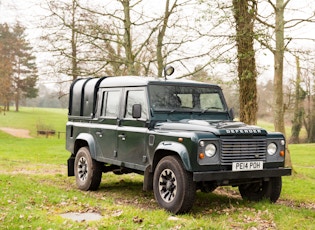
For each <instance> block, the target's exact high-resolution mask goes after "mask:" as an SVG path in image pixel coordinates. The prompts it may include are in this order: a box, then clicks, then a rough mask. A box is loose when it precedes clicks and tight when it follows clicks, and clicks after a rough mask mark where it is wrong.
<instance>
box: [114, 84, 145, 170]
mask: <svg viewBox="0 0 315 230" xmlns="http://www.w3.org/2000/svg"><path fill="white" fill-rule="evenodd" d="M124 94H125V98H126V100H125V106H124V107H123V108H124V112H123V116H122V119H121V121H120V124H119V126H118V132H117V134H118V159H119V160H120V161H122V162H123V164H124V165H125V166H127V167H130V168H134V169H138V170H144V165H145V164H146V162H147V158H146V152H145V146H146V142H147V140H146V136H147V135H146V133H147V131H148V128H147V125H146V123H147V120H148V116H149V114H148V101H147V96H146V90H145V88H130V89H126V90H125V93H124ZM134 104H141V108H142V109H141V117H140V118H138V119H135V118H133V117H132V107H133V105H134Z"/></svg>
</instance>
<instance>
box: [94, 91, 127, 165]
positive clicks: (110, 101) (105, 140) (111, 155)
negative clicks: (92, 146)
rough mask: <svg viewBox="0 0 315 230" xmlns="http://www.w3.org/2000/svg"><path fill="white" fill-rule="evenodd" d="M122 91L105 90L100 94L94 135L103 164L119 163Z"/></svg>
mask: <svg viewBox="0 0 315 230" xmlns="http://www.w3.org/2000/svg"><path fill="white" fill-rule="evenodd" d="M121 96H122V90H121V89H104V90H102V91H101V92H100V95H99V98H101V101H100V102H99V106H98V108H99V109H100V112H99V118H98V121H97V125H95V126H94V130H93V135H94V136H95V139H96V145H97V146H96V147H97V148H98V151H97V152H98V153H101V154H100V156H98V157H100V158H101V159H102V161H103V162H107V163H117V124H118V117H119V114H120V107H121V106H120V103H121Z"/></svg>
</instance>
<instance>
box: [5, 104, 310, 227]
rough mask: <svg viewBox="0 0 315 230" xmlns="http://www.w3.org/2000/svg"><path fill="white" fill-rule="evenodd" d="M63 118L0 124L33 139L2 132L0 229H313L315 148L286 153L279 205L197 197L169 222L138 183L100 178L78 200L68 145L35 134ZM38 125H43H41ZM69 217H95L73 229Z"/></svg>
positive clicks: (44, 115)
mask: <svg viewBox="0 0 315 230" xmlns="http://www.w3.org/2000/svg"><path fill="white" fill-rule="evenodd" d="M66 114H67V111H66V110H58V109H37V108H21V112H19V113H15V112H9V113H7V115H6V116H1V117H0V127H13V128H23V129H29V130H31V134H32V136H33V137H34V138H31V139H23V138H16V137H12V136H10V135H9V134H6V133H4V132H2V131H0V187H1V190H0V229H314V223H315V196H314V194H315V163H314V162H315V154H314V152H315V144H300V145H290V146H289V149H290V152H291V158H292V162H293V167H294V171H295V173H294V175H293V176H291V177H283V188H282V194H281V197H280V199H279V201H278V202H277V203H276V204H270V203H268V202H265V201H263V202H258V203H252V202H247V201H243V200H242V199H241V198H240V196H239V194H238V192H237V190H236V189H235V188H231V187H224V188H219V189H217V190H216V191H215V192H214V193H208V194H206V193H201V192H197V198H196V201H195V205H194V207H193V209H192V211H191V212H190V213H188V214H185V215H177V216H173V215H171V214H170V213H168V212H166V211H164V210H163V209H161V208H159V207H158V205H157V203H156V202H155V200H154V196H153V193H152V192H143V191H142V179H143V177H142V176H140V175H136V174H128V175H123V176H116V175H114V174H112V173H107V174H103V178H102V183H101V186H100V189H99V190H98V191H95V192H82V191H79V190H78V189H77V188H76V186H75V179H74V177H67V175H66V160H67V158H68V156H69V153H68V152H67V151H66V150H65V140H64V136H62V137H63V138H60V139H58V138H57V136H53V137H49V138H46V137H41V136H37V134H36V125H37V124H39V123H40V122H41V123H43V124H45V125H46V124H47V125H49V126H51V127H53V129H55V130H58V131H64V130H65V127H64V126H65V122H66ZM39 121H40V122H39ZM67 212H82V213H83V212H97V213H99V214H101V215H102V216H103V218H102V219H101V220H98V221H91V222H76V221H72V220H69V219H64V218H62V217H61V216H60V214H62V213H67Z"/></svg>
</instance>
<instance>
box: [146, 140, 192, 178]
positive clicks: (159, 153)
mask: <svg viewBox="0 0 315 230" xmlns="http://www.w3.org/2000/svg"><path fill="white" fill-rule="evenodd" d="M171 155H178V156H179V157H180V158H181V160H182V162H183V165H184V167H185V169H186V170H187V171H192V168H191V163H190V158H189V153H188V151H187V149H186V147H185V146H184V145H183V144H181V143H178V142H169V141H168V142H161V143H160V144H159V145H158V146H157V148H156V149H155V152H154V157H153V162H152V168H151V169H152V171H153V172H154V170H155V167H156V166H157V164H158V163H159V161H160V160H161V159H162V158H163V157H165V156H171Z"/></svg>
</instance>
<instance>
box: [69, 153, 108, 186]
mask: <svg viewBox="0 0 315 230" xmlns="http://www.w3.org/2000/svg"><path fill="white" fill-rule="evenodd" d="M74 175H75V178H76V183H77V186H78V188H79V189H80V190H83V191H88V190H97V189H98V187H99V185H100V183H101V179H102V168H101V164H100V163H99V162H97V161H96V160H94V159H92V157H91V154H90V151H89V149H88V148H87V147H82V148H80V149H79V151H78V152H77V155H76V157H75V161H74Z"/></svg>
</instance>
